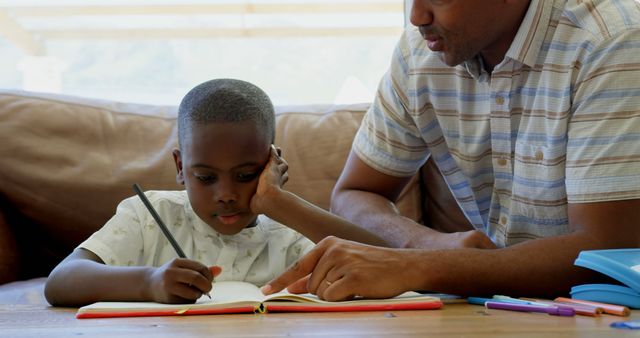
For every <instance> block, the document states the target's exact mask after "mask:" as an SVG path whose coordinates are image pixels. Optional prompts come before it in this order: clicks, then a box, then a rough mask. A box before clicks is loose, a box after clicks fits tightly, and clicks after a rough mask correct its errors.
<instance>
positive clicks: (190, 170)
mask: <svg viewBox="0 0 640 338" xmlns="http://www.w3.org/2000/svg"><path fill="white" fill-rule="evenodd" d="M187 133H188V134H186V135H185V136H184V140H183V144H182V149H181V150H177V149H176V150H174V152H173V157H174V160H175V162H176V169H177V170H178V174H177V176H176V179H177V181H178V183H179V184H182V185H184V186H185V187H186V189H187V193H188V195H189V201H190V202H191V206H192V207H193V210H194V211H195V213H196V214H197V215H198V217H200V218H201V219H202V220H203V221H205V222H206V223H207V224H209V225H210V226H211V227H213V228H214V229H215V230H216V231H218V232H219V233H221V234H225V235H233V234H236V233H238V232H240V231H241V230H242V229H244V228H245V227H247V226H251V225H253V224H254V223H255V220H256V217H257V215H255V214H253V213H252V212H251V209H250V201H251V198H252V197H253V195H254V194H255V192H256V187H257V185H258V178H259V176H260V173H261V172H262V169H263V168H264V166H265V165H266V164H267V161H268V159H269V149H270V148H269V147H270V145H271V142H270V140H267V137H266V136H265V135H264V133H263V132H262V131H260V130H259V129H258V128H257V126H256V125H255V123H254V122H252V121H245V122H227V123H209V124H203V125H192V126H191V128H190V130H189V131H188V132H187Z"/></svg>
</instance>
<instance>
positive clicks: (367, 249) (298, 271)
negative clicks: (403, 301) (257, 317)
mask: <svg viewBox="0 0 640 338" xmlns="http://www.w3.org/2000/svg"><path fill="white" fill-rule="evenodd" d="M412 256H415V254H414V252H413V250H398V249H395V250H393V249H388V248H381V247H375V246H370V245H365V244H360V243H356V242H351V241H346V240H343V239H339V238H336V237H327V238H325V239H324V240H322V241H321V242H319V243H318V245H317V246H316V247H315V248H314V249H313V250H311V251H310V252H309V253H308V254H307V255H305V256H304V257H302V258H300V259H299V260H298V261H297V262H296V263H295V264H294V265H293V266H291V267H290V268H289V269H287V270H286V271H285V272H284V273H283V274H282V275H280V276H279V277H277V278H276V279H274V280H272V281H271V282H269V284H267V285H266V286H264V287H263V288H262V292H263V293H265V294H271V293H274V292H278V291H281V290H282V289H284V288H285V287H287V286H290V287H289V291H290V292H293V293H305V292H310V293H313V294H316V295H317V296H318V297H319V298H320V299H324V300H327V301H339V300H347V299H352V298H354V297H356V296H362V297H366V298H387V297H394V296H397V295H399V294H401V293H403V292H405V291H407V290H411V289H412V288H417V287H418V285H419V283H418V281H417V280H416V278H415V277H416V276H415V275H414V274H413V273H412V272H413V271H414V270H413V269H412V265H411V264H412V261H413V260H412V259H411V257H412Z"/></svg>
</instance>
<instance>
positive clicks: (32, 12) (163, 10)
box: [5, 1, 404, 17]
mask: <svg viewBox="0 0 640 338" xmlns="http://www.w3.org/2000/svg"><path fill="white" fill-rule="evenodd" d="M403 8H404V7H403V4H402V2H401V1H398V2H397V3H369V4H367V3H307V4H294V3H286V4H285V3H283V4H186V5H148V6H140V5H139V6H125V5H100V6H16V7H5V10H6V11H7V12H9V13H12V14H14V15H16V16H20V17H64V16H87V15H89V16H91V15H107V16H111V15H194V14H278V13H288V14H290V13H312V14H313V13H389V12H391V13H393V12H396V13H403V10H404V9H403Z"/></svg>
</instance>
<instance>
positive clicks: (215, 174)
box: [45, 79, 386, 306]
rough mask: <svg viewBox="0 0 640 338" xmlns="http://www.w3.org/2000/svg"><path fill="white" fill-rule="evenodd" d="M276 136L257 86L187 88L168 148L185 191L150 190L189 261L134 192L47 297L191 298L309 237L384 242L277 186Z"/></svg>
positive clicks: (254, 271) (61, 302) (278, 259)
mask: <svg viewBox="0 0 640 338" xmlns="http://www.w3.org/2000/svg"><path fill="white" fill-rule="evenodd" d="M274 134H275V117H274V109H273V105H272V103H271V101H270V100H269V98H268V96H267V95H266V94H265V93H264V92H263V91H262V90H261V89H259V88H258V87H256V86H254V85H252V84H250V83H247V82H244V81H240V80H232V79H219V80H212V81H208V82H205V83H202V84H200V85H198V86H196V87H195V88H193V89H192V90H191V91H190V92H189V93H187V95H186V96H185V97H184V99H183V100H182V102H181V103H180V107H179V112H178V139H179V149H175V150H174V151H173V158H174V161H175V164H176V169H177V176H176V180H177V182H178V183H179V184H182V185H184V186H185V188H186V190H185V191H150V192H148V193H147V197H148V198H149V200H150V201H151V203H152V205H153V206H154V208H155V209H156V210H157V211H158V213H159V215H160V217H161V218H162V219H163V220H164V221H165V223H166V224H167V226H168V227H169V230H170V231H171V233H172V234H173V236H174V237H175V238H176V241H177V242H178V243H179V245H180V246H181V248H182V249H183V250H184V251H185V254H186V255H187V257H190V258H192V259H181V258H176V254H175V252H174V250H173V248H172V247H171V246H170V245H168V244H169V243H168V242H167V240H166V238H165V237H164V235H163V234H162V232H161V231H160V229H159V228H158V226H157V224H156V223H155V221H154V220H153V218H152V217H151V215H150V213H149V211H148V210H147V209H146V208H145V207H144V205H143V204H142V201H141V200H140V199H139V198H138V197H136V196H134V197H131V198H128V199H125V200H124V201H122V202H121V203H120V205H119V206H118V208H117V211H116V214H115V215H114V216H113V218H112V219H111V220H109V221H108V222H107V224H105V226H104V227H103V228H102V229H100V230H99V231H97V232H96V233H94V234H93V235H92V236H91V237H90V238H89V239H87V240H86V241H85V242H83V243H82V244H80V245H79V247H78V248H76V250H74V251H73V252H72V253H71V254H70V255H69V256H68V257H67V258H65V259H64V260H63V261H62V262H61V263H60V264H59V265H58V266H57V267H56V268H55V269H54V270H53V271H52V272H51V274H50V276H49V278H48V280H47V283H46V286H45V296H46V298H47V301H49V303H51V304H52V305H54V306H82V305H85V304H88V303H92V302H96V301H155V302H163V303H185V302H194V301H195V300H197V299H198V298H199V297H200V296H201V295H202V294H203V293H207V292H209V291H210V290H211V288H212V284H211V283H212V281H213V278H214V276H217V280H243V281H247V282H251V283H254V284H256V285H263V284H265V283H266V282H268V281H269V280H270V279H272V278H274V277H275V276H277V275H279V274H280V273H282V272H284V271H285V269H286V267H287V266H289V265H290V264H292V263H293V262H295V261H296V260H297V259H298V258H299V257H301V256H302V255H304V254H305V253H306V252H308V251H309V250H310V249H311V248H312V246H313V243H312V242H311V241H310V240H309V239H311V240H312V241H314V242H318V241H320V240H321V239H323V238H324V237H326V236H328V235H335V236H338V237H342V238H346V239H352V240H357V241H360V242H365V243H370V244H375V245H386V243H385V242H384V241H382V240H381V239H380V238H379V237H377V236H375V235H373V234H371V233H369V232H367V231H366V230H362V229H361V228H359V227H356V226H355V225H353V224H351V223H349V222H347V221H345V220H343V219H341V218H339V217H337V216H334V215H332V214H330V213H328V212H326V211H324V210H322V209H320V208H318V207H315V206H313V205H311V204H309V203H307V202H306V201H304V200H302V199H301V198H299V197H297V196H295V195H293V194H291V193H289V192H287V191H284V190H282V189H281V186H282V185H283V184H284V183H285V182H286V180H287V174H286V171H287V164H286V162H285V161H284V160H283V159H281V158H280V156H279V155H280V154H279V150H276V149H275V147H273V145H272V143H273V141H274V136H275V135H274ZM280 223H281V224H280ZM282 224H286V225H287V226H289V227H290V228H287V227H285V226H283V225H282ZM294 230H295V231H294ZM296 231H297V232H296ZM303 235H304V236H306V237H308V238H309V239H307V238H305V237H303Z"/></svg>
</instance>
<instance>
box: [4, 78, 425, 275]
mask: <svg viewBox="0 0 640 338" xmlns="http://www.w3.org/2000/svg"><path fill="white" fill-rule="evenodd" d="M365 110H366V105H360V106H351V107H331V106H320V107H311V106H309V107H306V108H304V109H303V108H302V107H294V108H292V107H279V108H278V117H277V141H276V143H277V145H279V146H281V147H282V148H283V151H284V156H285V159H287V161H288V162H289V165H290V181H289V183H288V184H287V188H288V189H290V190H291V191H293V192H295V193H297V194H299V195H300V196H302V197H303V198H305V199H307V200H309V201H310V202H313V203H316V204H318V205H319V206H321V207H323V208H328V206H329V197H330V193H331V189H332V188H333V185H334V184H335V182H336V180H337V178H338V175H339V174H340V171H341V169H342V166H343V164H344V162H345V160H346V156H347V154H348V151H349V149H350V146H351V140H352V138H353V136H354V133H355V130H356V129H357V127H358V125H359V123H360V119H361V118H362V116H363V114H364V112H365ZM175 112H176V108H175V107H171V106H152V105H139V104H120V103H115V102H111V101H102V100H93V99H81V98H75V97H67V96H62V95H46V94H34V93H28V92H20V91H0V135H2V139H3V141H2V142H0V159H2V165H0V198H1V199H3V200H4V201H6V203H7V205H8V208H9V209H11V213H12V214H14V216H15V217H11V218H10V221H9V223H10V225H11V227H12V228H13V233H14V234H17V236H18V237H20V238H18V241H17V243H18V246H19V251H20V252H21V254H22V255H21V257H20V259H21V262H22V263H21V265H24V264H23V263H24V262H25V259H26V261H28V262H29V263H30V264H37V262H45V263H43V264H45V265H46V266H40V267H37V266H31V267H30V269H29V271H30V272H28V273H32V274H36V275H42V271H45V274H46V273H47V272H48V271H50V269H51V268H52V266H53V265H54V264H55V262H58V261H59V260H60V259H62V258H63V257H64V256H65V255H66V254H68V253H69V252H70V251H71V250H72V249H73V248H74V247H75V246H76V245H77V244H78V243H79V242H81V241H82V240H84V239H85V238H86V237H88V236H89V235H90V234H91V233H93V232H94V231H95V230H96V229H98V228H99V227H101V226H102V225H103V224H104V223H105V222H106V221H107V220H108V219H109V217H111V215H112V214H113V212H114V211H115V207H116V205H117V204H118V202H119V201H121V200H122V199H123V198H125V197H128V196H131V195H133V192H132V190H131V185H132V183H134V182H138V183H140V184H141V185H142V187H143V188H144V189H181V186H178V185H177V184H176V183H175V168H174V164H173V159H172V156H171V150H172V149H173V148H174V147H176V145H177V137H176V130H175V129H176V125H175ZM414 182H415V181H414ZM419 199H420V198H419V193H418V189H417V188H416V186H415V184H414V185H412V186H411V188H410V189H408V192H407V193H405V194H403V200H402V202H401V203H400V209H401V210H402V212H404V213H405V214H406V215H407V216H409V217H412V218H414V219H418V218H419V217H420V213H419V210H420V209H419ZM0 230H1V229H0ZM0 250H3V248H2V247H0ZM47 257H49V259H45V258H47ZM28 273H27V274H23V275H22V276H21V277H22V278H26V277H31V276H30V275H28Z"/></svg>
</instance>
